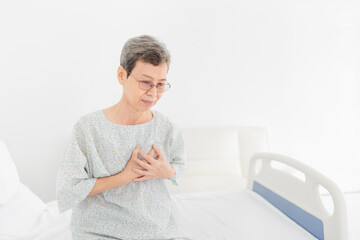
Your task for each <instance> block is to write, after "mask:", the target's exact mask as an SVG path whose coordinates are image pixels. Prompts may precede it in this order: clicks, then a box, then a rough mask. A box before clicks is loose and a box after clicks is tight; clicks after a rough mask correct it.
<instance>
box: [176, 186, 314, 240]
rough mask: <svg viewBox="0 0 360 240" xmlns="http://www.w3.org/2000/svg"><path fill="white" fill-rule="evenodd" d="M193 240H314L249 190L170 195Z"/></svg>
mask: <svg viewBox="0 0 360 240" xmlns="http://www.w3.org/2000/svg"><path fill="white" fill-rule="evenodd" d="M172 198H173V200H174V203H175V204H176V206H177V207H178V209H179V210H180V213H181V215H182V220H183V224H184V226H185V227H186V229H187V230H188V234H189V236H190V237H191V238H192V239H193V240H205V239H206V240H215V239H216V240H219V239H222V240H235V239H247V240H252V239H254V240H255V239H256V240H259V239H277V240H289V239H292V240H300V239H301V240H305V239H307V240H309V239H317V238H315V237H314V236H313V235H311V234H310V233H308V232H307V231H306V230H304V229H303V228H302V227H300V226H299V225H297V224H296V223H295V222H293V221H292V220H291V219H290V218H288V217H287V216H286V215H285V214H283V213H282V212H280V211H279V210H278V209H277V208H275V207H274V206H273V205H271V204H270V203H269V202H267V201H266V200H265V199H264V198H262V197H261V196H260V195H258V194H257V193H255V192H253V191H250V190H226V191H216V192H203V193H186V194H173V195H172Z"/></svg>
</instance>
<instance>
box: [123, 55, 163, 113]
mask: <svg viewBox="0 0 360 240" xmlns="http://www.w3.org/2000/svg"><path fill="white" fill-rule="evenodd" d="M126 75H127V73H126V71H125V69H124V68H123V67H122V66H119V68H118V75H117V77H118V80H119V82H120V84H121V85H123V95H125V97H126V100H127V101H128V102H129V104H131V105H132V106H133V107H134V108H135V109H138V110H140V111H144V110H148V109H150V108H152V107H153V106H154V105H155V104H156V103H157V101H159V99H160V98H161V96H162V93H160V92H158V91H157V89H156V87H155V86H156V85H157V84H158V83H161V82H164V81H165V80H166V75H167V64H166V62H163V63H161V64H159V65H158V66H154V65H152V64H151V63H147V62H143V61H137V62H136V64H135V67H134V68H133V70H132V72H131V74H130V76H126ZM135 79H136V80H143V81H151V82H152V83H153V84H154V85H155V86H154V87H153V88H151V89H150V90H144V89H141V88H140V87H139V82H137V81H136V80H135ZM123 97H124V96H123ZM145 101H149V102H150V103H147V102H145Z"/></svg>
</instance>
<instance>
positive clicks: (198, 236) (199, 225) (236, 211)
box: [5, 190, 360, 240]
mask: <svg viewBox="0 0 360 240" xmlns="http://www.w3.org/2000/svg"><path fill="white" fill-rule="evenodd" d="M322 197H323V198H324V200H325V201H324V203H325V204H328V203H329V201H327V200H326V199H330V197H329V196H326V195H325V196H322ZM172 198H173V200H174V203H175V204H176V206H177V207H178V209H179V211H180V214H181V216H182V218H181V219H182V221H183V224H184V225H185V226H186V228H187V229H188V233H189V235H190V236H191V237H192V238H193V239H192V240H202V239H207V240H212V239H216V240H235V239H247V240H252V239H256V240H258V239H279V240H281V239H292V240H297V239H316V238H315V237H313V236H312V235H311V234H309V233H308V232H307V231H305V230H304V229H302V228H301V227H299V226H298V225H297V224H295V223H294V222H293V221H292V220H291V219H289V218H288V217H286V216H285V215H284V214H283V213H281V212H280V211H279V210H277V209H276V208H275V207H273V206H272V205H271V204H270V203H268V202H267V201H266V200H265V199H263V198H262V197H261V196H259V195H258V194H256V193H254V192H252V191H249V190H226V191H225V190H224V191H216V192H201V193H177V194H173V195H172ZM345 200H346V204H347V208H348V218H349V240H358V239H360V204H359V203H360V192H359V193H348V194H345ZM239 202H241V203H242V204H239ZM70 217H71V211H67V212H65V213H62V214H59V212H58V209H57V205H56V202H55V201H54V202H50V203H48V204H47V210H45V211H44V214H43V215H42V216H41V218H40V219H39V221H38V224H37V226H34V227H35V228H34V229H33V231H31V232H28V233H27V234H22V236H21V237H20V235H19V236H17V237H16V238H13V237H10V236H9V237H8V238H5V239H17V240H30V239H31V240H48V239H52V240H71V233H70V231H69V229H68V225H69V223H70ZM250 226H251V227H250ZM35 236H37V237H35Z"/></svg>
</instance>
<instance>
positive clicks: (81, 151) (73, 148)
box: [56, 119, 96, 213]
mask: <svg viewBox="0 0 360 240" xmlns="http://www.w3.org/2000/svg"><path fill="white" fill-rule="evenodd" d="M82 129H83V124H82V121H81V119H79V120H78V122H77V123H76V124H75V125H74V127H73V130H72V134H71V137H70V141H69V144H68V148H67V151H66V153H65V156H64V157H63V158H62V159H61V161H60V164H59V167H58V172H57V177H56V200H57V202H58V208H59V212H60V213H62V212H65V211H67V210H70V209H71V208H73V207H74V206H75V205H77V204H78V203H80V202H81V201H82V200H84V199H85V198H86V197H87V195H88V194H89V193H90V191H91V190H92V188H93V187H94V185H95V182H96V178H90V177H89V176H90V173H89V164H88V160H87V158H86V147H85V146H86V145H85V143H86V139H85V137H84V136H85V135H84V133H83V130H82Z"/></svg>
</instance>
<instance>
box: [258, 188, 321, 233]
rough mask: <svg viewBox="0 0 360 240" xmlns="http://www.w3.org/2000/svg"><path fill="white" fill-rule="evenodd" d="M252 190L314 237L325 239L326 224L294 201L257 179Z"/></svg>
mask: <svg viewBox="0 0 360 240" xmlns="http://www.w3.org/2000/svg"><path fill="white" fill-rule="evenodd" d="M252 190H253V191H254V192H256V193H258V194H259V195H260V196H262V197H263V198H265V199H266V200H267V201H268V202H270V203H271V204H272V205H274V206H275V207H276V208H277V209H279V210H280V211H281V212H282V213H284V214H285V215H286V216H288V217H289V218H291V219H292V220H293V221H294V222H296V223H297V224H298V225H300V226H301V227H303V228H304V229H305V230H307V231H308V232H309V233H311V234H312V235H313V236H314V237H316V238H318V239H320V240H324V225H323V222H322V221H321V220H320V219H318V218H317V217H315V216H313V215H311V214H310V213H308V212H306V211H304V210H303V209H301V208H299V207H298V206H296V205H295V204H293V203H292V202H290V201H288V200H286V199H285V198H283V197H281V196H280V195H278V194H276V193H274V192H273V191H271V190H270V189H268V188H266V187H265V186H263V185H262V184H260V183H258V182H256V181H254V183H253V189H252Z"/></svg>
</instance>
